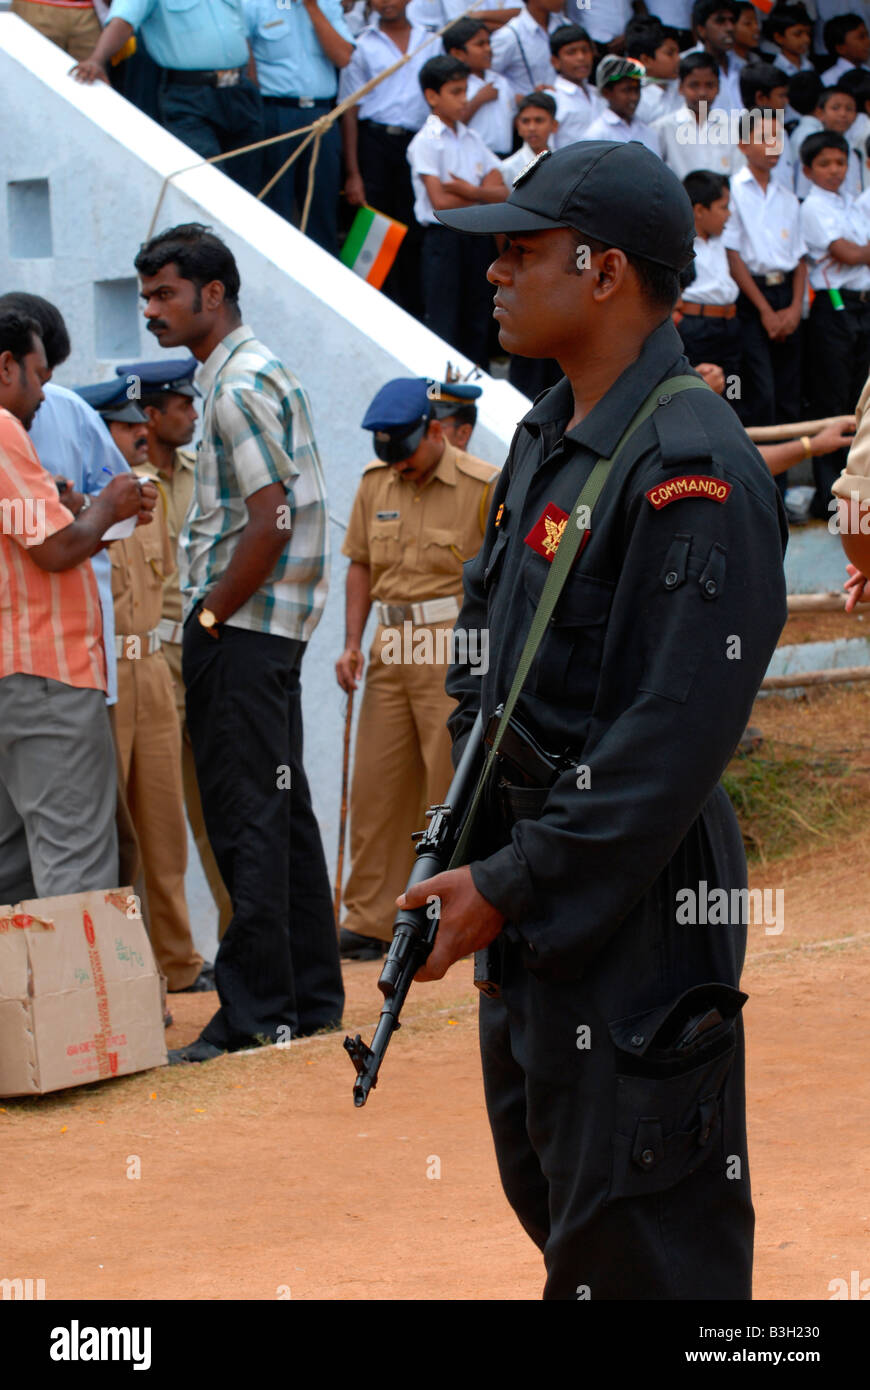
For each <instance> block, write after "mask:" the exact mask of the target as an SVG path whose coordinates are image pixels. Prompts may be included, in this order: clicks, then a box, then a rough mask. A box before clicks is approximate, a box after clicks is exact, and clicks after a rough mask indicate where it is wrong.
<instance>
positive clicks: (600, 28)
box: [565, 0, 631, 43]
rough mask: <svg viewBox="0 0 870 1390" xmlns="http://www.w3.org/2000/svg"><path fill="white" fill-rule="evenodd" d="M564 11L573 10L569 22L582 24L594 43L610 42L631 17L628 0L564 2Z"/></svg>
mask: <svg viewBox="0 0 870 1390" xmlns="http://www.w3.org/2000/svg"><path fill="white" fill-rule="evenodd" d="M565 9H566V11H569V12H570V11H571V10H575V11H576V14H573V15H571V17H570V23H571V24H582V26H583V28H584V29H585V30H586V32H587V34H588V35H589V37H590V39H594V40H595V42H596V43H610V40H611V39H615V38H616V36H617V34H624V33H625V26H626V24H627V23H628V21H629V19H630V18H631V4H630V0H591V3H589V0H587V4H585V5H578V4H576V3H575V4H573V5H572V4H570V3H569V4H566V6H565Z"/></svg>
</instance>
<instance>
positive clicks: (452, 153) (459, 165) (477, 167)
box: [408, 114, 499, 227]
mask: <svg viewBox="0 0 870 1390" xmlns="http://www.w3.org/2000/svg"><path fill="white" fill-rule="evenodd" d="M408 163H409V164H410V166H411V183H412V184H413V185H414V216H415V217H416V219H417V221H418V222H419V223H420V224H421V225H422V226H424V227H437V226H440V223H439V221H438V218H437V217H436V216H435V213H434V210H433V208H432V202H431V199H430V197H429V194H428V193H427V191H426V185H425V184H424V182H423V175H424V174H434V175H435V177H436V178H437V179H440V180H441V182H442V183H448V182H449V181H450V179H451V178H453V177H454V176H455V177H456V178H458V179H467V180H468V182H469V183H474V184H481V183H483V180H484V179H485V178H486V175H487V174H488V173H489V171H490V170H491V169H498V167H499V161H498V160H497V159H496V157H495V155H494V154H493V152H492V150H491V149H489V147H488V146H487V145H485V144H484V143H483V141H482V140H481V138H480V136H479V135H476V134H475V133H474V131H473V130H471V129H469V127H468V126H467V125H463V124H462V122H461V121H457V122H456V129H455V130H451V129H450V127H449V126H448V125H445V124H444V122H443V121H442V120H441V118H440V116H436V115H434V114H433V115H430V116H429V118H428V119H427V121H426V124H425V125H424V126H423V129H422V130H418V131H417V134H416V135H415V136H414V138H413V140H412V141H411V143H410V145H409V146H408Z"/></svg>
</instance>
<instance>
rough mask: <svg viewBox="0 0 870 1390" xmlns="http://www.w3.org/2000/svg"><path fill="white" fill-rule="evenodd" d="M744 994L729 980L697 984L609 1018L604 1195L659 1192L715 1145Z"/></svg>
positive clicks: (697, 1165)
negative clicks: (653, 1005) (610, 1084)
mask: <svg viewBox="0 0 870 1390" xmlns="http://www.w3.org/2000/svg"><path fill="white" fill-rule="evenodd" d="M746 998H747V996H746V995H745V994H742V993H741V991H740V990H738V989H734V988H733V987H732V986H731V985H725V984H717V983H711V984H707V985H696V986H695V987H694V988H693V989H691V990H688V991H687V992H686V993H685V994H683V995H681V996H680V998H679V999H677V1000H674V1001H672V1002H671V1003H670V1004H666V1005H663V1006H661V1007H660V1008H657V1009H652V1010H648V1011H647V1012H646V1013H643V1014H635V1015H633V1016H631V1017H629V1018H623V1019H618V1020H616V1021H615V1022H613V1023H611V1024H610V1025H609V1027H610V1035H611V1039H612V1041H613V1043H614V1046H615V1048H616V1076H615V1086H616V1097H615V1112H614V1132H613V1143H612V1163H611V1176H610V1187H609V1190H608V1194H607V1200H608V1201H612V1200H615V1199H616V1198H618V1197H639V1196H643V1195H645V1194H649V1193H653V1192H664V1191H665V1190H666V1189H667V1188H669V1187H673V1186H674V1185H675V1184H676V1183H678V1182H680V1181H681V1180H682V1179H683V1178H685V1177H688V1175H689V1174H690V1173H693V1172H695V1170H696V1169H698V1168H700V1167H701V1166H702V1164H705V1163H708V1162H709V1161H710V1159H711V1157H712V1156H713V1154H714V1153H716V1152H719V1150H720V1149H721V1143H720V1142H719V1141H720V1140H721V1136H722V1103H723V1093H724V1088H725V1083H726V1080H727V1077H728V1073H729V1071H730V1069H731V1065H732V1062H733V1060H734V1054H735V1052H736V1049H737V1019H738V1017H739V1014H740V1010H741V1009H742V1008H743V1005H744V1003H745V1002H746Z"/></svg>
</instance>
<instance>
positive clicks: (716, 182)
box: [677, 169, 741, 413]
mask: <svg viewBox="0 0 870 1390" xmlns="http://www.w3.org/2000/svg"><path fill="white" fill-rule="evenodd" d="M683 187H684V188H685V190H686V193H687V194H688V195H689V201H690V202H691V204H692V211H693V213H694V215H695V242H694V250H695V259H694V261H693V262H692V265H691V267H690V269H689V271H688V272H686V273H684V277H683V289H682V293H681V295H680V299H679V302H678V304H677V312H678V313H679V314H681V315H682V318H681V319H680V320H679V321H678V322H677V331H678V332H679V334H680V337H681V338H682V340H683V346H684V347H685V349H686V356H687V357H688V359H689V361H690V362H691V364H692V366H693V367H694V366H696V365H697V364H698V363H699V362H715V363H716V365H717V366H719V367H721V368H722V370H723V372H724V373H725V379H726V387H727V383H728V379H729V378H731V379H732V380H739V376H740V362H741V353H740V328H739V326H738V323H737V295H738V293H739V291H738V288H737V282H736V280H735V279H734V278H733V276H732V274H731V271H730V269H729V267H728V252H727V251H726V249H725V246H724V243H723V241H722V232H723V230H724V227H725V224H726V223H727V221H728V215H729V202H730V198H729V192H728V179H727V178H726V177H725V175H724V174H712V173H710V171H709V170H707V169H697V170H695V172H694V173H691V174H687V176H686V177H685V178H684V179H683ZM689 276H690V277H691V278H688V277H689ZM726 399H731V398H730V397H729V396H728V395H727V393H726ZM731 404H732V405H733V406H734V408H735V409H736V410H738V413H740V412H739V407H740V404H741V402H740V400H739V398H735V399H731Z"/></svg>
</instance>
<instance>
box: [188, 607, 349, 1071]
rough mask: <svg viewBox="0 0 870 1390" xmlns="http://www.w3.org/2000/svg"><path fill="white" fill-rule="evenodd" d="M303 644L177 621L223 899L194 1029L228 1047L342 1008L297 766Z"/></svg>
mask: <svg viewBox="0 0 870 1390" xmlns="http://www.w3.org/2000/svg"><path fill="white" fill-rule="evenodd" d="M304 651H305V643H304V642H295V641H292V640H290V639H289V638H286V637H276V636H272V635H270V634H268V633H260V632H252V631H249V630H248V629H246V628H240V627H232V626H226V625H225V626H222V627H221V629H220V637H219V638H217V639H215V638H214V637H210V636H209V635H208V633H207V632H206V631H205V630H204V628H203V627H202V626H201V625H200V624H199V622H198V621H197V620H196V617H195V616H194V615H191V616H190V617H189V618H188V620H187V622H186V623H185V627H184V645H183V650H182V671H183V675H184V685H185V689H186V710H187V726H188V729H189V730H190V738H191V743H192V745H193V755H194V760H195V763H196V777H197V781H198V783H199V790H200V795H201V797H202V809H203V816H204V819H205V827H206V830H207V831H208V837H209V840H210V841H211V846H212V849H213V850H214V856H215V859H216V861H217V865H218V868H219V869H220V872H221V877H222V878H223V881H224V883H225V884H226V886H227V892H228V893H229V895H230V898H231V899H232V905H233V915H232V918H231V920H230V924H229V926H228V927H227V930H226V933H225V935H224V937H223V939H222V941H221V943H220V946H219V948H218V953H217V957H216V959H215V978H216V982H217V990H218V996H219V998H220V1008H219V1009H218V1011H217V1013H216V1014H215V1015H214V1017H213V1018H212V1019H211V1020H210V1021H209V1023H208V1024H207V1025H206V1027H205V1028H204V1029H203V1032H202V1036H203V1038H204V1039H206V1041H207V1042H210V1043H213V1044H214V1045H215V1046H216V1047H223V1048H227V1049H229V1050H230V1051H232V1050H235V1049H238V1048H240V1047H246V1046H251V1045H252V1044H253V1043H254V1042H255V1041H258V1040H259V1041H262V1040H264V1039H265V1040H269V1041H273V1042H274V1041H279V1042H280V1041H285V1040H289V1037H290V1036H294V1037H295V1036H303V1035H305V1034H307V1033H313V1032H316V1031H317V1029H319V1028H324V1027H327V1026H329V1025H334V1024H336V1023H337V1022H339V1020H340V1019H341V1014H342V1009H343V1006H344V989H343V986H342V981H341V967H340V963H339V956H338V938H337V933H336V928H335V915H334V912H333V907H332V895H331V893H330V888H329V878H328V874H327V870H326V861H325V858H324V854H323V845H322V843H321V840H320V830H319V828H318V825H317V821H316V820H315V817H314V812H313V811H312V809H311V797H310V794H309V789H308V781H307V779H306V776H305V770H304V767H303V765H302V705H301V687H300V683H299V675H300V668H301V665H302V657H303V654H304ZM287 783H289V786H288V785H287ZM281 1029H286V1030H289V1032H282V1031H279V1030H281Z"/></svg>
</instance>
